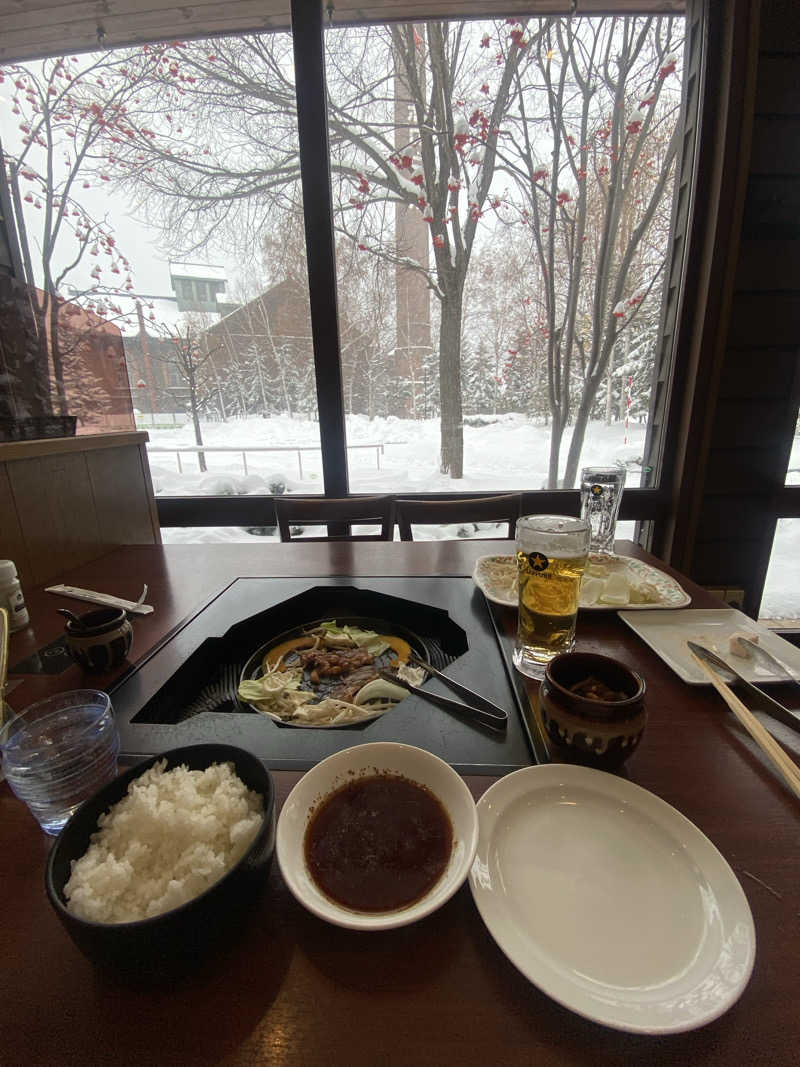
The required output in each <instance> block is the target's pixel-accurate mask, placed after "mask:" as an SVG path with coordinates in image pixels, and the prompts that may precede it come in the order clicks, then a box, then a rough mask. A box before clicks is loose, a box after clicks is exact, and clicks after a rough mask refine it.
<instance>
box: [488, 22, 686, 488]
mask: <svg viewBox="0 0 800 1067" xmlns="http://www.w3.org/2000/svg"><path fill="white" fill-rule="evenodd" d="M681 34H682V20H676V19H672V18H658V19H655V18H651V19H582V20H570V19H550V20H547V22H546V23H545V25H544V28H543V30H542V32H541V33H540V34H539V35H538V36H537V38H536V41H535V42H534V43H533V44H532V46H531V55H532V60H533V62H532V64H531V65H530V67H529V68H528V79H529V80H528V82H527V84H524V85H523V84H522V83H521V82H520V84H519V85H518V94H517V100H518V102H519V108H520V110H519V114H518V116H517V121H516V122H515V123H513V124H511V125H510V137H509V139H508V141H507V142H504V143H503V145H502V147H501V155H502V164H501V166H502V167H503V168H504V169H505V170H506V171H507V172H508V173H509V174H511V175H513V177H514V178H515V181H516V185H517V188H518V190H519V191H520V193H521V194H522V197H523V199H522V200H521V201H520V203H521V204H522V207H521V216H520V217H521V221H522V222H523V224H524V225H525V226H526V227H527V228H528V229H529V232H530V238H531V248H532V251H533V255H534V259H535V261H536V264H537V267H538V274H539V277H540V279H541V288H540V294H539V295H540V297H541V300H542V303H543V313H544V327H545V333H546V338H547V353H546V359H547V364H546V366H547V381H548V391H549V400H550V411H551V416H552V419H551V424H550V425H551V435H550V464H549V474H548V484H549V486H550V487H551V488H555V487H557V486H558V485H559V484H561V485H564V486H566V487H570V486H572V485H574V484H575V479H576V477H577V474H578V467H579V464H580V456H581V450H582V448H583V442H584V437H585V433H586V428H587V425H588V421H589V418H590V415H591V413H592V408H593V406H594V404H595V401H596V398H597V395H598V391H599V390H600V388H601V386H602V385H603V384H604V383H605V381H606V377H607V372H608V369H609V365H610V361H611V359H612V354H613V353H614V350H615V347H616V346H618V345H619V342H620V340H621V339H622V337H623V335H624V333H625V331H626V330H631V329H632V328H633V323H635V321H636V319H637V316H638V315H640V314H641V309H642V306H643V305H644V304H645V303H647V304H648V305H649V306H651V305H652V304H653V303H654V302H655V301H656V300H657V299H658V298H659V297H660V287H659V286H658V285H657V281H658V278H659V275H660V273H661V271H662V270H663V267H664V262H665V242H664V234H666V233H668V232H669V218H668V213H669V206H670V205H669V200H668V198H667V197H666V196H665V193H666V191H667V188H668V186H669V181H670V179H671V177H672V175H673V171H674V163H675V156H676V152H677V146H678V136H679V133H678V123H677V119H678V112H679V109H680V89H679V85H678V79H677V78H676V77H674V75H675V72H676V65H677V50H678V49H679V47H680V43H681ZM542 100H545V101H546V107H545V108H543V107H542V104H541V101H542ZM659 223H660V224H659ZM653 294H654V295H653ZM570 424H572V434H571V438H570V444H569V449H568V453H567V457H566V463H565V464H564V465H563V467H564V474H563V478H561V479H559V471H560V469H561V466H562V463H561V445H562V440H563V437H564V433H565V430H566V429H567V427H568V426H569V425H570Z"/></svg>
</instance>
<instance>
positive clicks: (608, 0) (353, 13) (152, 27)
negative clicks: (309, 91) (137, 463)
mask: <svg viewBox="0 0 800 1067" xmlns="http://www.w3.org/2000/svg"><path fill="white" fill-rule="evenodd" d="M308 2H310V3H314V2H318V0H308ZM323 6H324V7H325V9H326V10H328V3H327V2H324V0H323ZM290 7H291V5H290V0H228V2H209V0H182V2H181V3H175V2H174V0H173V2H165V0H0V63H9V62H13V61H16V60H26V59H35V58H37V57H44V56H51V55H67V54H69V53H72V52H85V51H91V50H93V49H97V47H98V45H101V46H103V47H107V48H113V47H115V46H118V45H130V44H139V43H142V42H144V41H154V40H163V39H175V38H178V39H184V38H188V37H206V36H208V37H210V36H214V35H219V34H222V33H242V32H245V31H250V30H256V31H257V30H285V29H288V28H289V26H290V24H291V10H290ZM684 8H685V3H684V0H577V2H576V3H574V4H573V3H572V2H571V0H335V3H334V4H333V11H332V14H331V22H332V24H333V25H347V24H352V23H366V22H390V21H397V20H400V19H403V20H413V21H422V20H424V19H426V18H428V19H429V18H442V17H444V18H447V17H450V18H455V17H458V18H481V17H483V18H487V17H489V18H491V17H500V16H505V15H515V14H518V15H522V14H528V15H541V14H569V13H570V12H572V11H574V12H575V13H577V14H586V15H600V14H608V13H611V12H615V13H617V14H633V13H638V12H641V13H654V12H664V13H672V14H680V13H682V12H683V10H684Z"/></svg>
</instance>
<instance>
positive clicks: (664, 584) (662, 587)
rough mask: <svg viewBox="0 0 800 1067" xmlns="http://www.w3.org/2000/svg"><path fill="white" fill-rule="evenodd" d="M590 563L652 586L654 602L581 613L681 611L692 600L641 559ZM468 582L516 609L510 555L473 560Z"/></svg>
mask: <svg viewBox="0 0 800 1067" xmlns="http://www.w3.org/2000/svg"><path fill="white" fill-rule="evenodd" d="M589 560H590V562H593V563H602V564H603V565H605V566H607V567H609V569H611V570H622V571H623V572H624V573H625V574H626V576H627V577H628V578H629V580H636V579H638V580H640V581H643V582H648V583H649V584H650V585H652V586H654V587H655V589H656V591H657V593H658V600H650V601H648V602H647V603H646V604H584V603H580V605H579V606H580V609H581V611H620V610H624V611H645V610H649V611H654V610H658V609H660V608H683V607H686V605H687V604H690V603H691V602H692V598H691V597H690V596H689V594H688V593H687V592H686V590H685V589H684V588H683V587H682V586H681V585H679V583H678V582H676V581H675V579H674V578H673V577H672V576H671V575H669V574H665V573H664V571H660V570H658V568H656V567H651V566H650V564H649V563H645V562H644V560H641V559H634V558H633V556H616V555H614V556H596V555H591V556H590V557H589ZM472 579H473V581H474V582H475V584H476V585H477V587H478V588H479V589H480V591H481V592H482V593H483V595H484V596H485V597H486V599H487V600H491V601H492V603H493V604H501V605H502V606H503V607H505V608H516V607H517V568H516V560H515V558H514V556H480V557H479V558H478V559H477V560H476V561H475V569H474V570H473V572H472Z"/></svg>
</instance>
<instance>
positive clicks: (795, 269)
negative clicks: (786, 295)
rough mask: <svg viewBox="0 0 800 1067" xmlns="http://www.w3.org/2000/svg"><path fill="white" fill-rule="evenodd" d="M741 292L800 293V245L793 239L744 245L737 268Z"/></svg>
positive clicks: (737, 286)
mask: <svg viewBox="0 0 800 1067" xmlns="http://www.w3.org/2000/svg"><path fill="white" fill-rule="evenodd" d="M736 288H737V289H738V290H739V291H743V290H747V291H749V292H765V291H769V290H778V289H793V290H795V291H800V241H796V240H791V239H790V238H785V239H781V238H775V239H774V240H764V239H761V240H758V239H751V240H745V241H742V250H741V255H740V257H739V263H738V265H737V268H736Z"/></svg>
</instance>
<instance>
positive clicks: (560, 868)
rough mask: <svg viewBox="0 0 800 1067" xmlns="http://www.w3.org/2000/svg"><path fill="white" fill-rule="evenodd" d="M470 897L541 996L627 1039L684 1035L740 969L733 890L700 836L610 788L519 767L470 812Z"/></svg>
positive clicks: (671, 814)
mask: <svg viewBox="0 0 800 1067" xmlns="http://www.w3.org/2000/svg"><path fill="white" fill-rule="evenodd" d="M478 820H479V825H480V831H479V838H478V850H477V853H476V856H475V862H474V864H473V866H472V871H471V872H470V887H471V889H472V895H473V897H474V898H475V903H476V904H477V906H478V910H479V911H480V913H481V916H482V917H483V920H484V922H485V923H486V925H487V927H488V929H489V932H490V933H491V935H492V937H493V938H494V939H495V941H496V942H497V944H498V945H499V946H500V948H501V949H502V950H503V952H504V953H505V954H506V956H508V958H509V959H510V960H511V962H512V963H513V964H515V966H516V967H518V968H519V970H520V971H522V973H523V974H524V975H525V977H526V978H528V979H530V981H531V982H533V983H534V984H535V985H536V986H538V987H539V989H541V990H542V991H543V992H544V993H547V994H548V996H551V997H552V998H553V999H554V1000H556V1001H558V1002H559V1003H560V1004H563V1005H564V1006H565V1007H567V1008H570V1009H571V1010H572V1011H575V1012H577V1013H578V1014H579V1015H583V1016H585V1017H586V1018H587V1019H594V1020H595V1021H596V1022H599V1023H603V1024H605V1025H606V1026H611V1027H614V1028H615V1029H618V1030H627V1031H630V1032H634V1033H646V1034H666V1033H676V1032H679V1031H683V1030H693V1029H695V1028H696V1027H698V1026H702V1025H704V1024H705V1023H707V1022H710V1021H711V1020H712V1019H715V1018H717V1016H719V1015H721V1014H722V1013H723V1012H724V1011H726V1010H727V1009H728V1008H729V1007H730V1006H731V1005H732V1004H733V1003H734V1002H735V1001H736V999H737V998H738V997H739V995H740V994H741V992H742V990H743V989H744V987H745V986H746V985H747V982H748V979H749V978H750V974H751V972H752V969H753V961H754V959H755V929H754V927H753V918H752V915H751V914H750V908H749V906H748V903H747V899H746V897H745V895H744V892H743V890H742V887H741V886H740V884H739V882H738V881H737V879H736V876H735V875H734V873H733V871H732V870H731V868H730V867H729V866H728V864H727V862H726V861H725V860H724V859H723V857H722V856H721V855H720V853H719V852H718V851H717V849H716V848H715V847H714V845H713V844H712V843H711V842H710V841H709V840H708V838H707V837H706V836H705V835H704V834H703V833H701V831H700V830H699V829H698V828H697V827H696V826H695V825H694V824H693V823H691V822H689V820H688V819H686V818H685V817H684V816H683V815H681V814H680V812H678V811H676V810H675V808H673V807H671V806H670V805H669V804H667V803H665V802H664V801H663V800H661V799H660V798H659V797H657V796H655V795H654V794H653V793H650V792H648V791H647V790H646V789H642V788H641V787H639V786H637V785H633V783H631V782H629V781H627V780H626V779H624V778H617V777H616V776H614V775H611V774H606V773H605V772H603V771H596V770H590V769H588V768H586V767H577V766H570V765H565V764H549V765H545V766H539V767H526V768H524V769H522V770H520V771H515V772H513V773H512V774H509V775H507V777H505V778H502V779H501V780H500V781H499V782H496V783H495V784H494V785H493V786H491V787H490V788H489V789H488V790H487V792H486V793H484V795H483V797H482V798H481V799H480V801H479V802H478Z"/></svg>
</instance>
